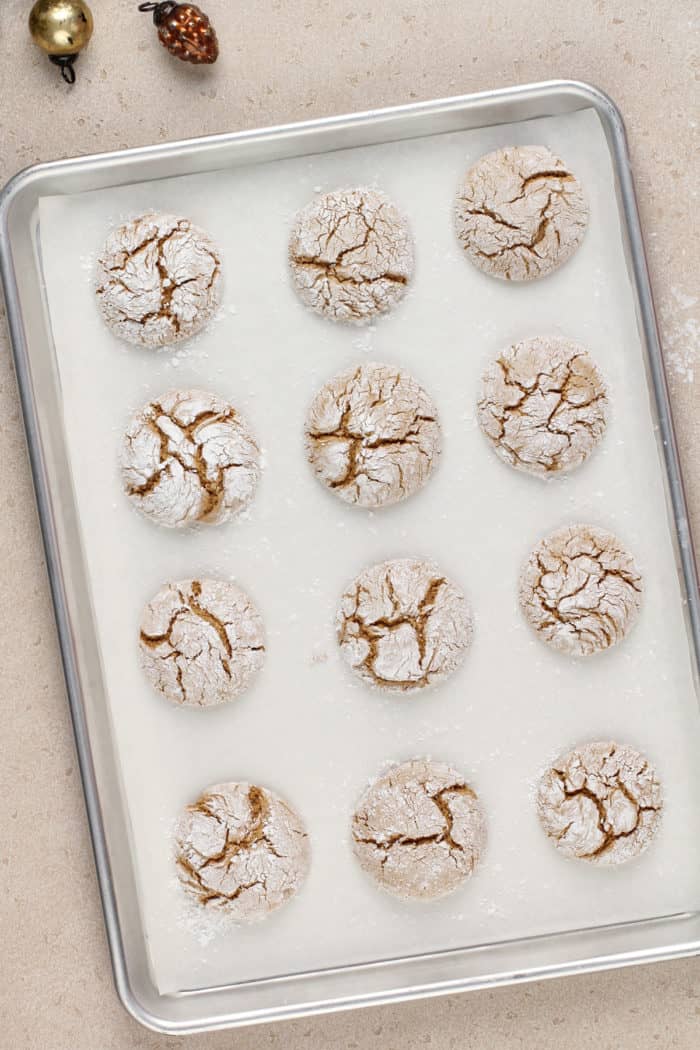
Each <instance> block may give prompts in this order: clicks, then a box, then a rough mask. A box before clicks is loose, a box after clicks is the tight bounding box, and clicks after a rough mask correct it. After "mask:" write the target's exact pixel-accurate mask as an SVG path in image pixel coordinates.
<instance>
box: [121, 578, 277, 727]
mask: <svg viewBox="0 0 700 1050" xmlns="http://www.w3.org/2000/svg"><path fill="white" fill-rule="evenodd" d="M139 650H140V654H141V666H142V667H143V670H144V672H145V674H146V677H147V678H148V680H149V682H150V683H151V685H152V686H153V688H154V689H156V690H157V691H158V692H159V693H162V694H163V696H165V697H167V699H168V700H171V701H172V702H173V703H174V704H185V705H187V706H188V707H211V706H213V705H214V704H224V703H226V702H227V701H229V700H233V699H234V697H236V696H238V695H239V694H240V693H242V692H243V691H244V690H245V689H246V688H247V686H248V684H249V682H250V680H251V678H252V677H253V675H254V674H255V672H256V671H257V670H259V668H260V667H261V666H262V663H263V658H264V654H265V633H264V629H263V623H262V619H261V617H260V614H259V612H258V611H257V609H256V608H255V606H254V605H253V603H252V602H251V600H250V598H249V597H248V595H247V594H246V593H245V591H243V590H241V588H240V587H237V586H236V584H235V583H230V582H228V581H227V580H206V579H203V580H180V581H178V582H177V583H166V584H165V585H164V586H163V587H161V589H160V590H159V591H158V593H157V594H156V595H155V597H154V598H152V599H151V601H150V602H149V603H148V605H147V606H146V607H145V609H144V610H143V613H142V616H141V625H140V634H139Z"/></svg>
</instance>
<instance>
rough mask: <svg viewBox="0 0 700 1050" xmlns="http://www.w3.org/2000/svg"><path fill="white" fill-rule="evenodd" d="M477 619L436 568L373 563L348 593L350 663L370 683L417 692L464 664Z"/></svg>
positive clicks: (408, 562)
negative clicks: (474, 622)
mask: <svg viewBox="0 0 700 1050" xmlns="http://www.w3.org/2000/svg"><path fill="white" fill-rule="evenodd" d="M472 630H473V627H472V615H471V611H470V609H469V606H468V604H467V602H466V600H465V598H464V595H463V594H462V593H461V591H460V590H459V589H458V588H457V587H456V586H455V584H454V583H452V581H451V580H449V579H447V577H446V576H443V575H442V574H441V573H440V572H439V571H438V570H437V569H436V568H435V566H433V565H431V564H430V563H429V562H425V561H419V560H417V559H415V558H398V559H396V560H394V561H385V562H381V563H379V564H378V565H372V566H371V567H370V568H368V569H365V570H364V572H362V573H360V575H359V576H358V577H357V578H356V579H355V580H354V581H353V583H352V584H351V585H350V587H349V588H348V589H347V591H346V592H345V593H344V594H343V597H342V599H341V603H340V608H339V610H338V614H337V616H336V633H337V637H338V643H339V645H340V649H341V652H342V654H343V657H344V658H345V660H346V661H347V663H348V664H349V665H350V667H351V668H352V670H353V671H354V672H355V674H357V675H359V677H360V678H362V679H363V681H365V682H367V683H368V684H369V685H373V686H378V687H379V688H380V689H384V690H387V691H389V692H397V693H410V692H414V691H416V690H419V689H425V688H426V686H429V685H432V684H433V683H435V682H438V681H440V680H441V679H443V678H446V677H447V676H448V675H449V674H451V673H452V672H453V671H454V670H455V669H456V668H457V667H458V666H459V665H460V663H461V662H462V660H463V659H464V656H465V653H466V651H467V649H468V648H469V645H470V643H471V638H472Z"/></svg>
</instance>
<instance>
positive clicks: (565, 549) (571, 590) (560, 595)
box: [520, 525, 642, 656]
mask: <svg viewBox="0 0 700 1050" xmlns="http://www.w3.org/2000/svg"><path fill="white" fill-rule="evenodd" d="M641 599H642V577H641V574H640V572H639V570H638V568H637V566H636V564H635V562H634V559H633V557H632V555H631V554H629V553H628V552H627V551H626V550H625V548H624V547H623V545H622V543H621V542H620V540H618V539H617V537H616V536H614V535H613V534H612V533H611V532H607V531H606V530H605V529H600V528H598V527H597V526H595V525H569V526H566V527H565V528H563V529H557V530H556V531H555V532H552V533H550V535H549V536H546V537H545V538H544V539H543V540H542V541H541V542H540V543H539V544H538V545H537V546H536V547H535V549H534V550H533V552H532V554H531V555H530V557H529V558H528V560H527V562H526V564H525V568H524V569H523V572H522V576H521V578H520V605H521V608H522V610H523V612H524V614H525V617H526V618H527V620H528V622H529V623H530V625H531V626H532V627H533V628H534V630H535V631H536V632H537V634H538V635H539V637H540V638H541V639H542V640H543V641H544V642H547V644H548V645H551V646H552V647H553V648H554V649H559V650H560V651H561V652H564V653H570V654H572V655H574V656H590V655H591V654H593V653H598V652H602V651H603V650H604V649H608V648H610V646H612V645H615V644H617V643H618V642H620V641H622V639H623V638H624V637H625V636H626V635H627V633H628V632H629V631H630V629H631V627H632V625H633V623H634V621H635V620H636V618H637V614H638V613H639V609H640V606H641Z"/></svg>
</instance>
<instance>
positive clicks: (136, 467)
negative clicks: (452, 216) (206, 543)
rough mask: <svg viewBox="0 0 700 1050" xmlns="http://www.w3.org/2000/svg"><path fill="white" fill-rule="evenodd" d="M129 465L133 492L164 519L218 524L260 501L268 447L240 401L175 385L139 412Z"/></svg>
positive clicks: (126, 457) (127, 448)
mask: <svg viewBox="0 0 700 1050" xmlns="http://www.w3.org/2000/svg"><path fill="white" fill-rule="evenodd" d="M121 466H122V476H123V480H124V486H125V489H126V492H127V495H128V496H130V498H131V499H132V500H133V502H134V503H135V505H136V506H137V507H138V509H139V510H140V511H142V513H144V514H145V515H146V516H147V517H150V518H151V519H152V520H154V521H156V522H157V523H158V524H159V525H165V526H168V527H171V528H175V527H178V526H185V525H189V524H191V523H193V522H203V523H206V524H218V523H219V522H222V521H226V520H228V519H230V518H232V517H234V516H235V515H236V514H238V513H239V512H240V511H241V510H243V509H244V508H245V507H246V506H248V504H249V503H250V502H251V501H252V499H253V497H254V495H255V490H256V487H257V483H258V478H259V475H260V450H259V449H258V446H257V444H256V442H255V438H254V437H253V435H252V432H251V430H250V428H249V426H248V424H247V423H246V421H245V420H244V419H243V417H242V416H241V415H240V413H238V412H237V411H236V410H235V409H234V408H233V406H232V405H229V404H227V403H226V402H225V401H222V400H221V398H218V397H216V396H215V395H213V394H209V393H206V392H205V391H201V390H173V391H169V392H168V393H166V394H163V396H162V397H161V398H159V399H158V400H157V401H152V402H150V403H149V404H147V405H145V406H144V408H142V409H141V410H140V411H139V412H137V413H136V414H135V415H134V417H133V418H132V420H131V422H130V423H129V426H128V428H127V430H126V434H125V436H124V441H123V444H122V452H121Z"/></svg>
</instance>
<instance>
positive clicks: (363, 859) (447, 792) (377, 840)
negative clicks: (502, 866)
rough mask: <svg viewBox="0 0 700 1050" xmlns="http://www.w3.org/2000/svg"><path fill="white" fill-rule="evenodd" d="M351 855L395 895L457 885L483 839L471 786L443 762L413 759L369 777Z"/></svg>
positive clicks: (439, 893)
mask: <svg viewBox="0 0 700 1050" xmlns="http://www.w3.org/2000/svg"><path fill="white" fill-rule="evenodd" d="M352 837H353V847H354V851H355V856H356V857H357V859H358V860H359V862H360V864H361V865H362V867H363V868H364V870H365V871H366V872H368V873H369V874H370V875H371V876H372V877H373V878H374V879H375V880H376V882H377V883H378V885H379V886H381V887H382V889H384V890H387V891H388V892H389V893H391V894H393V895H394V896H395V897H402V898H409V899H415V900H420V899H423V900H430V899H435V898H436V897H444V896H445V895H446V894H448V893H452V892H453V891H454V890H456V889H457V888H458V887H459V886H460V885H461V883H463V882H464V881H465V880H466V879H468V878H469V876H470V875H471V874H472V872H473V871H474V869H475V867H476V865H477V864H478V862H479V858H480V857H481V854H482V853H483V850H484V847H485V845H486V820H485V817H484V814H483V811H482V809H481V805H480V803H479V800H478V798H477V796H476V794H475V792H474V791H473V790H472V789H471V788H470V787H469V785H468V784H467V783H466V781H465V779H464V777H462V776H460V774H459V773H457V772H456V771H455V770H454V769H451V768H450V767H449V766H448V765H446V764H445V763H444V762H432V761H429V760H427V759H413V760H412V761H410V762H403V763H402V764H401V765H396V766H393V767H392V768H391V769H390V770H389V771H388V772H387V773H385V774H384V775H383V776H382V777H380V779H379V780H377V781H376V782H375V783H373V784H371V785H370V787H369V788H367V790H366V791H365V793H364V795H363V796H362V798H361V799H360V802H359V804H358V806H357V809H356V810H355V814H354V816H353V819H352Z"/></svg>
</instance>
